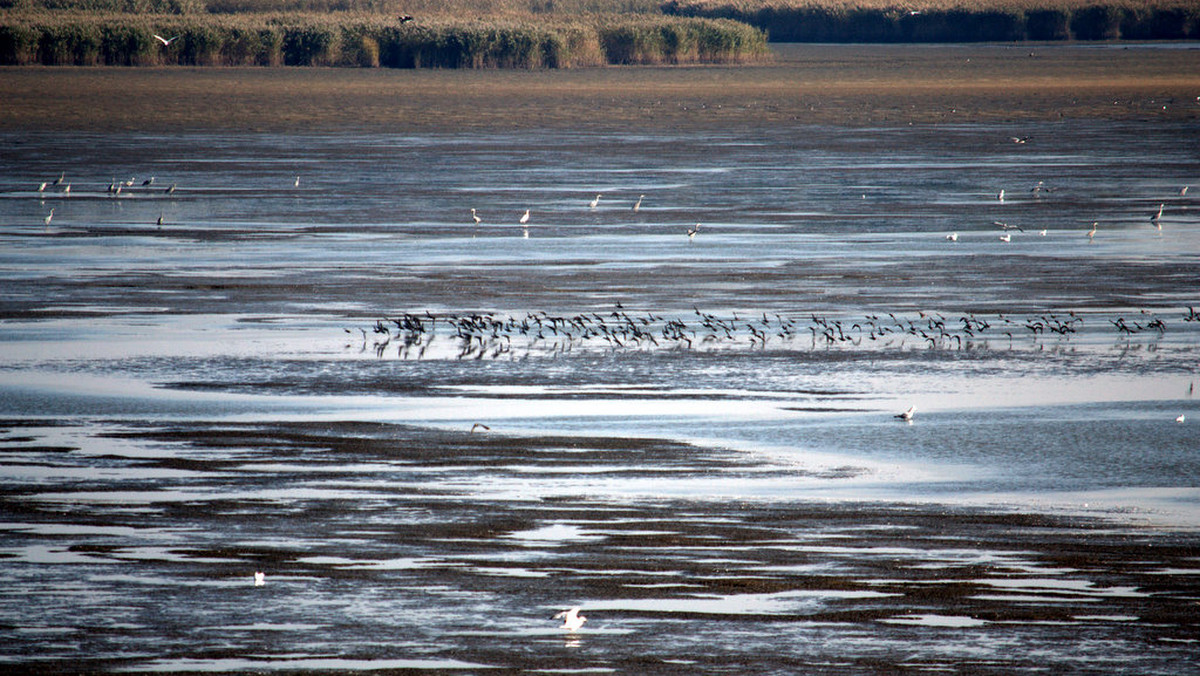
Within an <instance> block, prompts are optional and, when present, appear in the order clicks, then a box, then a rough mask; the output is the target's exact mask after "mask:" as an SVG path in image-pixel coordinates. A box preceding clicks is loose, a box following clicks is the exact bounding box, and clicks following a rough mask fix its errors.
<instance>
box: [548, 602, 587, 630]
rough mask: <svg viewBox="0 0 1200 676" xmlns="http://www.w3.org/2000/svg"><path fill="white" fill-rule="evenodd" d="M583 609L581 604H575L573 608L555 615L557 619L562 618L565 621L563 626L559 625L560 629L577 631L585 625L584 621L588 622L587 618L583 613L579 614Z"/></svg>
mask: <svg viewBox="0 0 1200 676" xmlns="http://www.w3.org/2000/svg"><path fill="white" fill-rule="evenodd" d="M581 610H583V609H582V608H580V607H579V606H575V607H574V608H571V609H570V610H564V611H562V612H561V613H559V614H557V615H555V616H554V618H553V619H555V620H558V619H561V620H562V621H563V623H562V626H561V627H559V628H560V629H563V630H566V631H569V632H576V631H579V628H580V627H582V626H583V623H584V622H587V618H586V617H584V616H583V615H580V614H579V611H581Z"/></svg>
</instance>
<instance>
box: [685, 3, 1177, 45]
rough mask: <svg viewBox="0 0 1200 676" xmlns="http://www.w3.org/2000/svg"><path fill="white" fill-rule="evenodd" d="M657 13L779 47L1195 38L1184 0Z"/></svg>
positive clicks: (773, 6) (777, 6)
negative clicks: (735, 28) (721, 25)
mask: <svg viewBox="0 0 1200 676" xmlns="http://www.w3.org/2000/svg"><path fill="white" fill-rule="evenodd" d="M663 11H664V12H665V13H667V14H674V15H678V16H691V17H709V18H725V19H733V20H736V21H744V22H746V23H748V24H751V25H753V26H756V27H758V28H761V29H763V30H765V31H767V32H768V33H769V34H770V36H771V39H772V40H775V41H780V42H1012V41H1024V40H1037V41H1050V40H1195V39H1200V3H1197V2H1195V1H1190V0H1109V1H1106V0H974V1H971V2H967V1H966V0H916V1H915V2H911V3H900V2H896V0H851V1H842V0H666V2H665V3H664V5H663Z"/></svg>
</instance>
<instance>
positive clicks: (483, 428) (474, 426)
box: [471, 423, 492, 434]
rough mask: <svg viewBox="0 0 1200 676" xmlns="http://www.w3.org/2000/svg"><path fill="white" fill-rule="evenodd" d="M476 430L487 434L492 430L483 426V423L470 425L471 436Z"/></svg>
mask: <svg viewBox="0 0 1200 676" xmlns="http://www.w3.org/2000/svg"><path fill="white" fill-rule="evenodd" d="M476 429H481V430H484V431H487V432H491V431H492V428H490V427H488V426H487V425H484V424H483V423H475V424H474V425H471V434H474V433H475V430H476Z"/></svg>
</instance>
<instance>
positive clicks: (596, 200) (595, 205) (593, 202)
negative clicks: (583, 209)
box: [588, 195, 600, 209]
mask: <svg viewBox="0 0 1200 676" xmlns="http://www.w3.org/2000/svg"><path fill="white" fill-rule="evenodd" d="M599 205H600V196H599V195H596V199H594V200H592V202H591V204H589V205H588V206H590V207H591V208H593V209H595V208H596V207H597V206H599Z"/></svg>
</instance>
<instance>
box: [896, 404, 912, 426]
mask: <svg viewBox="0 0 1200 676" xmlns="http://www.w3.org/2000/svg"><path fill="white" fill-rule="evenodd" d="M916 412H917V407H916V406H909V407H908V410H907V411H905V412H904V413H897V414H896V415H895V416H893V417H896V418H899V419H900V420H903V421H904V422H912V419H913V414H914V413H916Z"/></svg>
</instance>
